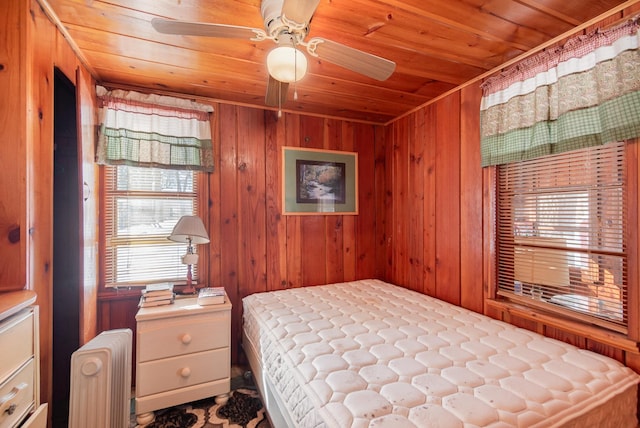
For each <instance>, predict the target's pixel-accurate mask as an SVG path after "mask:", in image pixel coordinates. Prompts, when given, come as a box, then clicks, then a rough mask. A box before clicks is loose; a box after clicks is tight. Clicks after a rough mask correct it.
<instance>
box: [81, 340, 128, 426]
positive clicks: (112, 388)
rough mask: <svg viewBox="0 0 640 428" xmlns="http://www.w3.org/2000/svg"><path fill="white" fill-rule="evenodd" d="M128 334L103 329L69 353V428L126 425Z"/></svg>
mask: <svg viewBox="0 0 640 428" xmlns="http://www.w3.org/2000/svg"><path fill="white" fill-rule="evenodd" d="M132 338H133V334H132V332H131V330H130V329H128V328H126V329H118V330H109V331H104V332H102V333H100V334H99V335H97V336H96V337H94V338H93V339H91V340H90V341H89V342H88V343H86V344H85V345H84V346H82V347H81V348H80V349H78V350H77V351H75V352H74V353H73V354H72V355H71V391H70V396H69V428H87V427H92V428H101V427H104V428H128V426H129V414H130V399H131V350H132V341H133V339H132Z"/></svg>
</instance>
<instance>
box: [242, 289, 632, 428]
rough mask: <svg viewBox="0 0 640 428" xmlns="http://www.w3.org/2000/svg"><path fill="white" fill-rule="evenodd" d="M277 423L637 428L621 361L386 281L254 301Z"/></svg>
mask: <svg viewBox="0 0 640 428" xmlns="http://www.w3.org/2000/svg"><path fill="white" fill-rule="evenodd" d="M243 347H244V350H245V353H246V355H247V358H248V361H249V365H250V367H251V370H252V372H253V375H254V377H255V379H256V383H257V386H258V388H259V390H260V393H261V394H262V398H263V401H264V404H265V407H266V409H267V413H268V414H269V416H270V419H271V422H272V424H273V425H274V427H275V428H281V427H282V428H284V427H328V428H334V427H335V428H346V427H354V428H364V427H371V428H373V427H376V428H384V427H394V428H395V427H403V428H405V427H447V428H454V427H510V426H515V427H555V426H562V427H581V428H582V427H588V426H593V427H616V428H619V427H637V420H636V409H637V403H636V402H637V390H636V389H637V384H638V381H639V378H640V377H639V376H638V375H637V374H636V373H635V372H633V371H632V370H631V369H629V368H627V367H625V366H623V365H621V364H620V363H618V362H617V361H615V360H613V359H611V358H608V357H605V356H602V355H599V354H596V353H593V352H590V351H585V350H581V349H579V348H577V347H574V346H572V345H569V344H566V343H563V342H560V341H556V340H553V339H550V338H547V337H544V336H541V335H539V334H536V333H533V332H530V331H528V330H525V329H520V328H517V327H515V326H512V325H510V324H507V323H503V322H501V321H497V320H494V319H491V318H489V317H486V316H483V315H481V314H478V313H475V312H472V311H468V310H466V309H464V308H460V307H458V306H454V305H451V304H448V303H446V302H443V301H441V300H438V299H435V298H432V297H429V296H426V295H423V294H419V293H416V292H413V291H411V290H408V289H405V288H402V287H398V286H395V285H392V284H388V283H385V282H383V281H379V280H361V281H355V282H345V283H339V284H330V285H322V286H313V287H303V288H295V289H288V290H279V291H272V292H265V293H256V294H253V295H250V296H247V297H245V298H244V299H243Z"/></svg>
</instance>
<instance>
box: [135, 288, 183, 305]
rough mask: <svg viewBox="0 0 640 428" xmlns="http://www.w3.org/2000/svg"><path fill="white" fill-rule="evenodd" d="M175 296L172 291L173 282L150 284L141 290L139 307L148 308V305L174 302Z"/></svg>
mask: <svg viewBox="0 0 640 428" xmlns="http://www.w3.org/2000/svg"><path fill="white" fill-rule="evenodd" d="M175 298H176V296H175V294H174V293H173V284H169V283H162V284H150V285H147V286H146V287H145V288H144V290H142V296H141V297H140V303H138V307H139V308H148V307H150V306H162V305H170V304H171V303H173V302H174V300H175Z"/></svg>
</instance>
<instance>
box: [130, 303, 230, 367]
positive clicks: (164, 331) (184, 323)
mask: <svg viewBox="0 0 640 428" xmlns="http://www.w3.org/2000/svg"><path fill="white" fill-rule="evenodd" d="M230 325H231V320H230V313H229V312H228V311H224V312H213V313H204V314H197V315H193V316H183V317H179V318H174V319H166V318H165V319H157V320H149V321H142V322H139V323H138V327H137V330H138V331H137V335H138V361H139V362H141V363H142V362H146V361H152V360H157V359H160V358H166V357H174V356H178V355H185V354H190V353H194V352H201V351H206V350H208V349H216V348H221V347H226V346H229V341H230ZM212 326H213V327H212Z"/></svg>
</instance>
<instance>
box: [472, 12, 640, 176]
mask: <svg viewBox="0 0 640 428" xmlns="http://www.w3.org/2000/svg"><path fill="white" fill-rule="evenodd" d="M638 27H639V25H638V20H637V19H636V20H633V21H630V22H628V23H625V24H623V25H621V26H618V27H616V28H614V29H611V30H607V31H603V32H596V33H593V34H590V35H588V36H581V37H577V38H575V39H572V40H570V41H569V42H567V43H566V44H565V45H564V46H562V47H560V48H557V49H554V50H549V51H545V52H542V53H540V54H538V55H536V56H534V57H531V58H529V59H527V60H525V61H523V62H522V63H520V64H518V65H517V66H515V67H513V68H511V69H509V70H507V71H506V72H504V73H503V74H501V75H499V76H496V77H494V78H491V79H489V80H487V81H486V82H485V83H484V84H483V97H482V104H481V108H480V119H481V145H482V166H488V165H499V164H504V163H509V162H517V161H521V160H525V159H532V158H535V157H538V156H544V155H548V154H552V153H561V152H566V151H570V150H574V149H579V148H584V147H589V146H593V145H598V144H605V143H608V142H611V141H620V140H626V139H629V138H635V137H638V136H640V51H639V50H638V45H639V36H638Z"/></svg>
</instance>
